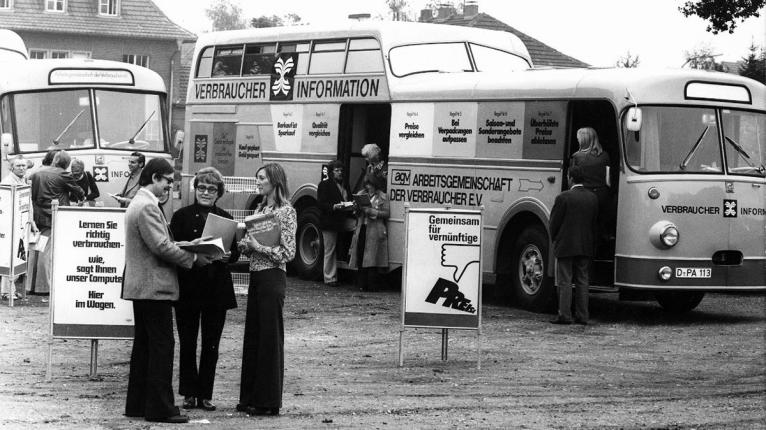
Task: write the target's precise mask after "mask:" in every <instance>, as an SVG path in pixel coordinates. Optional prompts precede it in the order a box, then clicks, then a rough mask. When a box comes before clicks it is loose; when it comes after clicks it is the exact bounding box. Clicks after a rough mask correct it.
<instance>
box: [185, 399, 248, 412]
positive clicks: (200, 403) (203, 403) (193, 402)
mask: <svg viewBox="0 0 766 430" xmlns="http://www.w3.org/2000/svg"><path fill="white" fill-rule="evenodd" d="M183 408H184V409H194V408H199V409H204V410H206V411H214V410H215V405H214V404H213V402H211V401H210V399H201V398H196V397H194V396H186V397H184V403H183ZM237 410H239V405H237Z"/></svg>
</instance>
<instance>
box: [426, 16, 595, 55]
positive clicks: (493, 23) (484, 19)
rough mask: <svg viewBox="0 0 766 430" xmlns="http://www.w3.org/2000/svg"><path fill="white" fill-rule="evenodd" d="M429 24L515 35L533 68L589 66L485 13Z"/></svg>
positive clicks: (445, 19) (439, 20) (451, 17)
mask: <svg viewBox="0 0 766 430" xmlns="http://www.w3.org/2000/svg"><path fill="white" fill-rule="evenodd" d="M431 22H434V23H439V24H449V25H460V26H466V27H479V28H486V29H489V30H498V31H507V32H509V33H512V34H515V35H516V36H518V37H519V39H521V41H522V42H524V45H526V46H527V50H528V51H529V55H530V56H532V63H533V64H534V65H535V67H588V66H589V64H588V63H585V62H583V61H580V60H578V59H576V58H573V57H570V56H568V55H565V54H562V53H561V52H559V51H557V50H555V49H553V48H551V47H550V46H548V45H546V44H544V43H543V42H540V41H539V40H537V39H535V38H534V37H531V36H529V35H527V34H524V33H522V32H520V31H519V30H516V29H515V28H513V27H511V26H510V25H508V24H506V23H504V22H502V21H500V20H499V19H497V18H495V17H493V16H491V15H488V14H486V13H478V14H476V15H473V16H464V15H452V16H450V17H449V18H444V19H435V20H433V21H431Z"/></svg>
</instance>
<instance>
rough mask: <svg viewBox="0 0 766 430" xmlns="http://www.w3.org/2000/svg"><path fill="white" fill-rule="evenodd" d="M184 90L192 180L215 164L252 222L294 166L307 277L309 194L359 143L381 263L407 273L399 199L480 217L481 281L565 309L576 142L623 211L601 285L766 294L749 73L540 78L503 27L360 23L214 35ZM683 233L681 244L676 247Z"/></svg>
mask: <svg viewBox="0 0 766 430" xmlns="http://www.w3.org/2000/svg"><path fill="white" fill-rule="evenodd" d="M190 79H191V80H190V84H189V92H188V96H187V102H188V104H187V124H186V136H187V142H186V149H187V150H186V151H185V152H184V154H185V158H184V169H185V175H184V180H185V185H183V186H182V195H185V198H186V200H187V201H188V200H189V199H190V198H191V197H190V196H191V195H192V194H193V193H190V191H191V190H190V186H189V184H188V181H189V179H190V178H191V176H192V174H193V173H194V172H195V171H196V170H198V169H200V168H201V167H203V166H207V165H213V166H215V167H217V168H219V169H220V170H221V171H222V172H223V174H224V175H225V176H227V182H228V186H229V189H230V190H231V191H233V192H232V193H230V194H229V195H227V196H226V198H225V199H224V200H223V202H222V204H225V205H227V206H228V207H229V208H232V209H247V208H248V204H249V201H250V198H251V196H250V193H251V192H252V188H253V187H252V183H253V181H252V176H253V175H254V173H255V170H256V169H257V167H258V166H260V165H262V163H265V162H278V163H280V164H282V165H283V166H284V167H285V168H286V170H287V172H288V178H289V181H290V184H291V188H292V190H293V195H292V202H293V204H294V206H295V207H296V209H297V210H298V214H299V215H298V216H299V227H298V255H297V257H296V260H295V262H294V267H295V268H296V269H297V270H298V272H299V273H301V274H302V275H304V276H308V277H315V276H318V275H319V274H320V273H321V265H322V257H321V255H322V254H321V252H322V250H321V246H322V244H321V234H320V233H319V230H318V227H317V223H318V209H317V206H316V187H317V182H318V181H319V180H320V178H321V170H322V166H323V165H324V164H325V163H327V162H328V161H330V160H331V159H335V158H338V159H340V160H342V161H343V162H344V163H345V165H346V172H348V174H347V181H349V183H350V184H351V185H353V184H354V183H355V182H356V179H357V176H358V174H359V173H358V172H359V171H360V170H361V169H362V168H363V160H362V159H361V157H360V154H359V152H360V149H361V147H362V146H363V145H364V144H366V143H370V142H375V143H377V144H378V145H379V146H380V147H381V148H382V149H383V152H384V154H385V155H386V158H387V161H388V196H389V198H390V200H391V218H390V220H389V223H388V227H389V238H388V243H389V255H390V261H391V266H392V268H395V267H396V266H398V265H401V264H402V259H403V255H404V250H403V246H402V245H403V243H404V242H403V237H404V232H403V227H404V220H403V217H404V205H405V204H407V203H408V204H410V205H411V206H412V207H443V206H451V207H454V208H476V207H480V206H483V207H484V208H485V210H484V223H483V224H484V240H483V244H484V246H483V249H482V252H483V259H482V260H483V262H484V263H483V264H484V267H483V273H484V280H485V281H488V282H489V283H494V284H495V287H496V291H497V292H500V293H507V294H509V295H512V296H513V297H514V298H515V300H516V303H517V304H519V305H521V306H524V307H527V308H531V309H537V310H542V309H546V308H550V307H551V306H552V304H553V303H554V300H555V294H554V292H555V287H554V284H553V257H552V255H551V251H550V249H551V246H550V236H549V234H548V220H549V214H550V210H551V208H552V205H553V201H554V199H555V197H556V196H557V195H558V194H559V193H560V192H561V191H562V190H563V189H565V188H566V184H565V178H566V175H567V169H568V167H569V159H570V156H571V154H572V153H574V152H575V151H576V150H577V149H578V148H577V146H578V145H577V141H576V139H575V134H576V131H577V130H578V129H579V128H581V127H585V126H589V127H593V128H595V129H596V131H597V132H598V134H599V136H600V140H601V143H602V145H603V146H604V149H605V150H606V151H607V152H608V153H609V155H610V158H611V166H610V172H611V174H612V181H611V183H612V187H611V192H612V194H611V197H612V200H613V201H614V206H615V208H614V210H613V211H611V212H612V213H611V215H608V216H604V215H602V220H603V222H604V226H603V227H602V228H603V229H605V230H606V231H605V233H606V234H605V235H604V237H605V239H604V240H602V241H601V243H600V244H599V250H598V256H597V258H596V260H595V261H594V264H593V267H592V276H591V278H592V284H594V289H596V290H604V291H620V292H621V295H622V296H623V297H624V298H635V297H636V296H639V295H643V296H646V295H651V297H656V298H657V300H658V301H659V302H660V304H661V305H662V306H663V307H665V308H667V309H669V310H673V311H686V310H690V309H693V308H694V307H695V306H696V305H697V304H698V303H699V302H700V300H701V299H702V297H703V295H704V293H705V292H710V291H764V290H766V279H765V277H766V275H765V273H766V271H765V270H764V267H765V265H766V254H765V253H764V233H765V231H764V230H765V228H766V214H765V213H764V191H765V190H766V188H765V187H766V180H765V179H764V157H766V88H765V87H764V86H763V85H761V84H759V83H757V82H755V81H753V80H749V79H746V78H742V77H739V76H734V75H729V74H721V73H708V72H700V71H689V70H685V71H681V70H675V71H673V70H665V71H646V70H640V69H615V70H610V69H566V70H535V69H531V61H530V58H529V55H528V53H527V50H526V48H524V46H523V45H522V44H521V43H520V42H519V41H518V39H516V38H515V37H513V36H512V35H510V34H508V33H502V32H493V31H487V30H478V29H471V28H461V27H452V26H440V25H431V24H417V23H350V24H348V26H346V27H344V28H339V27H337V26H336V27H334V28H321V27H312V26H303V27H290V28H278V29H253V30H242V31H234V32H221V33H210V34H206V35H202V36H201V37H200V39H199V40H198V42H197V48H196V52H195V56H194V63H193V70H192V73H191V78H190ZM674 239H676V240H674Z"/></svg>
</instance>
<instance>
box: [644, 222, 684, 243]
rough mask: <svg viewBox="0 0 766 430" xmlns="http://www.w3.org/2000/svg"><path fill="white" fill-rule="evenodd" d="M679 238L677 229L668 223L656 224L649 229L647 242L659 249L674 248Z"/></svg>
mask: <svg viewBox="0 0 766 430" xmlns="http://www.w3.org/2000/svg"><path fill="white" fill-rule="evenodd" d="M679 238H680V233H679V232H678V227H676V226H675V224H673V223H672V222H669V221H660V222H657V223H655V224H654V225H653V226H652V227H651V228H650V229H649V240H650V241H651V242H652V245H654V246H656V247H657V248H659V249H667V248H672V247H674V246H675V245H676V244H677V243H678V240H679Z"/></svg>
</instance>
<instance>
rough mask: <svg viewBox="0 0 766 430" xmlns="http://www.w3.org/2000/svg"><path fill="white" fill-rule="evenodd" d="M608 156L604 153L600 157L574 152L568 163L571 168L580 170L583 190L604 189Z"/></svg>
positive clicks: (590, 153) (589, 153) (591, 153)
mask: <svg viewBox="0 0 766 430" xmlns="http://www.w3.org/2000/svg"><path fill="white" fill-rule="evenodd" d="M609 163H610V161H609V154H607V153H606V151H604V152H602V153H601V155H595V154H594V153H593V152H575V153H574V155H572V160H571V161H570V165H571V166H580V168H582V174H583V179H582V184H583V185H584V186H585V188H600V187H606V186H607V185H606V168H607V167H608V166H609Z"/></svg>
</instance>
